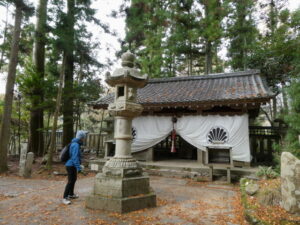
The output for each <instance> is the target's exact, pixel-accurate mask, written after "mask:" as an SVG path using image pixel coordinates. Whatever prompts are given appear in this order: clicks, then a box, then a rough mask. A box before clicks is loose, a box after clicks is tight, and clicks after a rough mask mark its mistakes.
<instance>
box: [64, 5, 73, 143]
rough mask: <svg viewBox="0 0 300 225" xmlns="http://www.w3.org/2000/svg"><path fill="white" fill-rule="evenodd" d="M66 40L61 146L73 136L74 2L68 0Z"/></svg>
mask: <svg viewBox="0 0 300 225" xmlns="http://www.w3.org/2000/svg"><path fill="white" fill-rule="evenodd" d="M67 5H68V12H67V24H66V32H68V33H67V35H66V40H65V57H66V62H65V87H64V91H63V146H65V145H67V144H68V143H70V141H71V140H72V138H73V135H74V128H73V119H74V105H73V103H74V97H73V71H74V55H73V51H74V24H75V0H68V4H67Z"/></svg>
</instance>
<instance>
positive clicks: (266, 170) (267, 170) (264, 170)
mask: <svg viewBox="0 0 300 225" xmlns="http://www.w3.org/2000/svg"><path fill="white" fill-rule="evenodd" d="M258 169H259V170H258V171H257V173H256V176H258V177H261V178H263V179H274V178H276V177H278V176H279V174H278V173H276V172H275V171H274V170H273V169H272V167H265V166H259V167H258Z"/></svg>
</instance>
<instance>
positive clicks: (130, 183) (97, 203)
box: [86, 173, 156, 213]
mask: <svg viewBox="0 0 300 225" xmlns="http://www.w3.org/2000/svg"><path fill="white" fill-rule="evenodd" d="M155 206H156V195H155V193H154V192H153V191H152V190H151V187H150V185H149V177H148V176H138V177H129V178H124V177H120V176H107V175H105V174H103V173H98V174H97V175H96V177H95V184H94V189H93V192H92V194H91V195H90V196H88V197H87V199H86V207H88V208H92V209H103V210H108V211H114V212H119V213H125V212H130V211H134V210H139V209H143V208H148V207H155Z"/></svg>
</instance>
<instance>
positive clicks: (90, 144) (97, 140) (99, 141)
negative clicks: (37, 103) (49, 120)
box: [44, 131, 107, 152]
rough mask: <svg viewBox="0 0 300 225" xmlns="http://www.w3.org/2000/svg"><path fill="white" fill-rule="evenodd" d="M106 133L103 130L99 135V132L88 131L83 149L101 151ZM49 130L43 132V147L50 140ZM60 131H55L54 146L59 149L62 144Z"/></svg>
mask: <svg viewBox="0 0 300 225" xmlns="http://www.w3.org/2000/svg"><path fill="white" fill-rule="evenodd" d="M106 135H107V134H106V133H105V132H103V133H102V134H101V136H100V134H99V133H88V135H87V139H86V140H85V142H84V144H83V147H84V148H85V149H89V150H94V151H98V152H101V151H103V150H104V142H105V140H106ZM50 137H51V132H49V133H45V136H44V138H45V147H47V145H48V143H49V142H50ZM62 137H63V135H62V132H61V131H57V132H56V148H57V149H61V148H62V147H63V146H62Z"/></svg>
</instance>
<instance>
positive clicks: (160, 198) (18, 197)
mask: <svg viewBox="0 0 300 225" xmlns="http://www.w3.org/2000/svg"><path fill="white" fill-rule="evenodd" d="M65 183H66V182H65V181H53V180H33V179H22V178H18V177H0V224H13V225H15V224H26V225H27V224H30V225H31V224H59V225H63V224H84V225H86V224H184V225H189V224H207V225H213V224H228V225H232V224H238V225H240V224H246V223H245V222H244V220H243V214H242V213H243V212H242V208H241V205H240V199H239V192H238V189H237V187H235V186H232V185H224V184H218V183H198V182H197V183H196V182H190V181H189V180H185V179H175V178H165V177H151V186H152V188H153V189H154V191H155V192H156V194H157V205H158V206H157V207H156V208H152V209H145V210H139V211H136V212H131V213H127V214H123V215H121V214H118V213H111V212H105V211H100V210H90V209H86V208H85V202H84V199H85V196H87V195H88V194H89V193H90V192H91V189H92V185H93V177H89V178H83V179H80V180H78V181H77V183H76V187H75V189H76V193H77V194H79V196H80V198H79V199H77V200H74V201H73V202H72V204H71V205H69V206H65V205H63V204H61V196H62V192H63V189H64V186H65Z"/></svg>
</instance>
